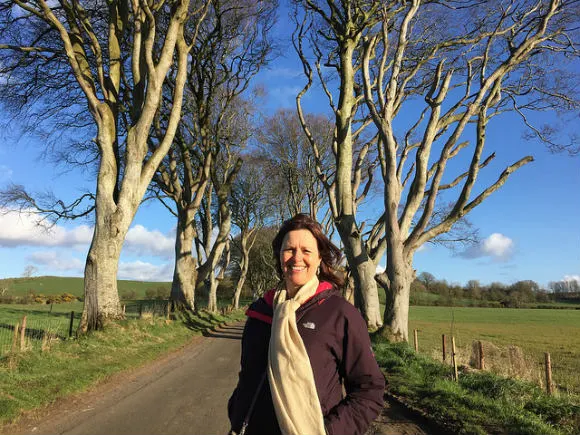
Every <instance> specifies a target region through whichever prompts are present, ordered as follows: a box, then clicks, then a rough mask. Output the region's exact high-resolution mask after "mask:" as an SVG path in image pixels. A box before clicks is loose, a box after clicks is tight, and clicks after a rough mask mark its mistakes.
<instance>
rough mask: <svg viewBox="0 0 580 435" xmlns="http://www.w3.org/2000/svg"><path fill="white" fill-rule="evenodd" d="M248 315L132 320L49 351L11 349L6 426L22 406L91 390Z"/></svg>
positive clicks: (3, 365)
mask: <svg viewBox="0 0 580 435" xmlns="http://www.w3.org/2000/svg"><path fill="white" fill-rule="evenodd" d="M243 317H244V314H243V312H242V311H236V312H233V313H231V314H229V315H227V316H224V315H219V314H213V313H208V312H203V311H201V312H199V313H196V314H188V315H187V316H185V317H181V318H178V319H176V320H172V321H170V320H167V319H165V318H161V317H159V318H156V317H151V318H148V319H142V320H126V321H121V322H115V323H110V324H108V325H107V326H106V327H105V329H104V330H103V331H97V332H94V333H92V334H89V335H87V336H81V337H79V338H77V339H69V340H59V341H58V342H56V343H55V344H53V345H52V346H51V348H50V349H49V350H48V351H47V350H45V351H44V352H43V351H41V350H40V349H38V348H36V347H33V348H30V349H28V350H26V351H22V352H20V351H19V352H14V353H9V354H8V355H5V356H3V357H2V358H0V425H3V424H8V423H11V422H14V421H15V420H16V419H17V418H18V416H19V415H20V414H21V412H22V411H26V410H32V409H36V408H42V407H44V406H46V405H49V404H50V403H52V402H54V401H55V400H57V399H58V398H61V397H65V396H68V395H70V394H75V393H80V392H83V391H86V390H88V389H90V388H91V387H93V386H95V385H97V384H98V383H100V382H102V381H105V380H107V379H108V378H109V377H110V376H112V375H113V374H116V373H119V372H121V371H123V370H127V369H131V368H135V367H139V366H141V365H143V364H145V363H147V362H149V361H152V360H154V359H156V358H158V357H160V356H162V355H164V354H167V353H168V352H171V351H173V350H176V349H179V348H181V347H183V346H184V345H186V344H187V343H189V342H190V341H191V339H192V337H193V336H197V335H200V334H202V332H203V331H204V330H205V329H207V328H212V327H215V326H217V325H219V324H222V323H224V322H226V321H235V320H240V319H242V318H243Z"/></svg>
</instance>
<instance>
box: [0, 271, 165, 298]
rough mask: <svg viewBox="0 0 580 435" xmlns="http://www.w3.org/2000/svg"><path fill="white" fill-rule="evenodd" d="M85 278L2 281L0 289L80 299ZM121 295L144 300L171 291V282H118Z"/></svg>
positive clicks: (17, 294)
mask: <svg viewBox="0 0 580 435" xmlns="http://www.w3.org/2000/svg"><path fill="white" fill-rule="evenodd" d="M83 281H84V279H83V278H71V277H60V276H38V277H32V278H10V279H0V289H2V288H6V289H7V290H6V295H12V296H24V295H26V294H28V293H30V292H34V293H35V294H43V295H60V294H62V293H70V294H73V295H75V296H78V297H83V296H84V290H83ZM117 285H118V287H119V295H121V297H122V296H123V295H124V294H129V293H132V292H135V293H134V295H135V297H136V298H144V297H145V295H146V292H147V290H150V291H151V290H157V289H160V288H163V289H164V291H167V292H168V291H169V289H170V288H171V283H170V282H146V281H126V280H118V281H117Z"/></svg>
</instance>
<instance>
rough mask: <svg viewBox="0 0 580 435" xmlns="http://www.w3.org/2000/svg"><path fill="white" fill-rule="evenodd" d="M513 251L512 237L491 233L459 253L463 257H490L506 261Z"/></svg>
mask: <svg viewBox="0 0 580 435" xmlns="http://www.w3.org/2000/svg"><path fill="white" fill-rule="evenodd" d="M513 251H514V242H513V240H512V239H510V238H509V237H507V236H504V235H503V234H500V233H493V234H492V235H490V236H489V237H487V238H486V239H485V240H483V241H482V242H481V243H479V244H478V245H476V246H472V247H470V248H469V249H467V250H466V251H465V252H463V253H461V254H459V255H460V256H461V257H464V258H481V257H491V258H493V259H494V260H498V261H507V260H509V259H510V258H511V256H512V254H513Z"/></svg>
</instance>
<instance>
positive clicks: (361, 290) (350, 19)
mask: <svg viewBox="0 0 580 435" xmlns="http://www.w3.org/2000/svg"><path fill="white" fill-rule="evenodd" d="M295 4H296V17H297V24H296V31H295V33H294V36H293V39H294V47H295V49H296V51H297V53H298V55H299V56H300V59H301V61H302V65H303V68H304V73H305V75H306V78H307V83H306V85H305V86H304V88H303V89H302V91H301V92H300V93H299V94H298V96H297V99H296V102H297V109H298V115H299V119H300V123H301V125H302V128H303V130H304V132H305V134H306V136H307V138H308V141H309V143H310V146H311V148H312V151H313V156H314V162H315V169H316V172H317V175H318V177H319V179H320V180H321V182H322V183H323V185H324V188H325V191H326V193H327V197H328V201H329V206H330V210H331V214H332V219H333V221H334V225H335V226H336V228H337V230H338V234H339V236H340V239H341V241H342V244H343V247H344V252H345V254H346V258H347V261H348V265H349V269H350V270H349V271H350V274H351V275H352V278H353V282H354V285H355V292H354V299H355V304H356V305H357V307H359V309H361V311H362V314H363V316H364V317H365V319H366V321H367V324H368V326H369V327H370V328H372V329H376V328H378V327H379V326H381V325H382V319H381V312H380V306H379V298H378V291H377V284H376V281H375V279H374V277H375V273H376V267H377V263H378V259H379V258H380V255H379V254H380V251H378V250H376V249H375V247H376V246H375V245H376V243H375V242H374V240H375V239H377V238H378V237H380V233H381V229H380V227H381V225H380V224H378V225H377V226H376V227H374V228H372V229H371V230H370V231H369V232H368V233H367V234H369V237H368V240H365V237H364V234H365V233H364V230H365V229H364V223H362V222H360V221H359V220H357V216H356V213H357V209H358V206H359V205H360V204H361V203H362V201H364V199H365V198H366V197H367V195H368V193H369V191H370V188H371V185H372V181H373V175H374V173H373V167H374V165H373V163H372V161H373V159H372V158H370V157H371V155H372V149H371V146H372V144H373V142H374V141H375V138H374V137H373V135H372V134H369V133H367V129H366V127H367V126H368V125H369V123H370V122H369V120H368V116H367V114H365V113H363V111H362V104H364V101H363V96H362V92H361V90H362V87H361V84H360V83H357V82H356V80H355V78H356V77H357V76H360V70H361V53H360V50H359V46H360V44H361V42H362V37H363V30H364V29H365V28H366V27H367V26H373V25H374V24H375V23H376V22H377V20H378V18H377V17H376V13H375V12H376V9H377V8H378V2H376V4H375V3H373V2H364V4H363V2H355V1H350V0H345V1H331V0H328V1H327V2H319V1H317V0H303V1H296V2H295ZM315 80H317V81H318V82H319V83H320V84H321V86H322V89H323V90H324V92H325V94H326V96H327V98H328V103H329V106H330V108H331V110H332V112H333V115H334V129H333V137H332V146H331V150H332V157H333V165H332V168H333V169H334V173H333V174H332V177H329V176H328V174H327V173H326V172H325V170H324V169H325V164H324V163H323V160H322V153H321V148H322V146H323V144H322V143H320V139H319V138H318V137H317V136H316V135H315V134H314V133H313V128H312V127H313V126H312V125H311V123H310V122H309V120H308V118H307V116H306V114H305V113H304V111H303V108H302V98H303V97H304V95H305V94H306V93H307V92H308V91H309V90H310V89H311V88H312V85H313V84H314V82H315ZM335 82H336V83H337V84H338V90H337V91H336V92H334V91H333V90H332V89H331V86H332V84H333V83H335ZM336 94H338V95H336ZM369 152H370V153H369ZM365 175H366V177H365ZM370 249H375V251H374V255H373V252H370Z"/></svg>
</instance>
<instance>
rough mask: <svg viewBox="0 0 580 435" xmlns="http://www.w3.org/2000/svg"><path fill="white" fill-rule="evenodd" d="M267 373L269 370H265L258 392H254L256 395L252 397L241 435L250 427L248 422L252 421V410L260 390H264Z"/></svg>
mask: <svg viewBox="0 0 580 435" xmlns="http://www.w3.org/2000/svg"><path fill="white" fill-rule="evenodd" d="M266 373H267V372H264V374H263V375H262V379H260V383H259V384H258V388H256V392H255V393H254V397H253V398H252V403H250V408H248V413H247V414H246V418H244V423H243V424H242V428H241V429H240V433H239V435H244V434H245V433H246V428H247V427H248V423H249V422H250V417H251V416H252V412H253V411H254V406H255V405H256V400H258V395H259V394H260V391H262V386H263V385H264V381H265V380H266Z"/></svg>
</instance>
